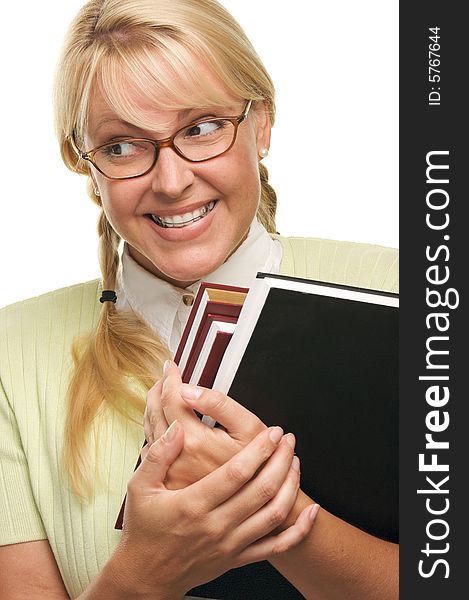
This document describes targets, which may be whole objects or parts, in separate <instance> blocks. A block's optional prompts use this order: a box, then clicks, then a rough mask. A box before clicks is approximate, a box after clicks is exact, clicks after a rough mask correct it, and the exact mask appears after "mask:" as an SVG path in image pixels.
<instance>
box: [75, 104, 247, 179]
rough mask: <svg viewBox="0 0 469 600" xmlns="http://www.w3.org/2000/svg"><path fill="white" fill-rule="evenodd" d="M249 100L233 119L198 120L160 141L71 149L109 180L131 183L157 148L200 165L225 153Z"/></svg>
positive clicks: (138, 140) (151, 161)
mask: <svg viewBox="0 0 469 600" xmlns="http://www.w3.org/2000/svg"><path fill="white" fill-rule="evenodd" d="M251 104H252V100H249V101H248V102H247V104H246V106H245V107H244V110H243V112H242V113H241V114H240V115H238V116H237V117H214V118H210V119H198V120H196V121H194V122H192V123H189V124H188V125H186V126H185V127H183V128H182V129H179V130H178V131H176V133H174V134H173V135H172V136H171V137H168V138H165V139H164V140H152V139H148V138H132V137H124V138H119V139H116V140H113V141H112V142H108V143H107V144H102V145H100V146H97V147H96V148H93V149H92V150H89V151H88V152H82V151H81V150H79V148H78V147H77V145H76V142H75V139H74V136H72V139H71V142H72V146H73V149H74V150H75V152H76V153H77V154H78V156H79V157H80V158H82V159H83V160H87V161H89V162H90V163H91V164H92V165H93V166H94V167H95V168H96V169H97V170H98V171H99V172H100V173H102V174H103V175H104V176H105V177H108V178H109V179H132V178H134V177H141V176H142V175H146V174H147V173H148V172H149V171H151V170H152V169H153V167H154V166H155V164H156V161H157V160H158V155H159V152H160V149H161V148H172V149H173V150H174V152H176V154H177V155H178V156H180V157H181V158H184V159H185V160H188V161H189V162H194V163H197V162H204V161H206V160H210V159H212V158H216V157H217V156H221V155H222V154H225V152H228V150H229V149H230V148H231V147H232V146H233V144H234V143H235V141H236V135H237V133H238V127H239V125H240V124H241V123H242V122H243V121H244V120H245V119H246V117H247V116H248V113H249V109H250V108H251Z"/></svg>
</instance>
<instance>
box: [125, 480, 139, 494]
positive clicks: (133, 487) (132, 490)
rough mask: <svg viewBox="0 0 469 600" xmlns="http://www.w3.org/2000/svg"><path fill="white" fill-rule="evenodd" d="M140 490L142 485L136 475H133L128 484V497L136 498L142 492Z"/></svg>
mask: <svg viewBox="0 0 469 600" xmlns="http://www.w3.org/2000/svg"><path fill="white" fill-rule="evenodd" d="M140 489H141V485H140V483H139V482H138V480H137V478H136V477H135V475H133V476H132V477H131V478H130V479H129V481H128V482H127V495H128V496H135V495H136V494H137V493H138V492H139V491H140Z"/></svg>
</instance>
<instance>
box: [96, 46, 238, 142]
mask: <svg viewBox="0 0 469 600" xmlns="http://www.w3.org/2000/svg"><path fill="white" fill-rule="evenodd" d="M145 58H146V60H144V61H141V63H140V65H139V67H140V68H138V69H136V68H130V67H129V66H127V68H125V67H122V66H121V65H113V68H112V69H111V68H109V67H108V68H107V69H106V68H105V67H104V65H103V67H102V68H101V70H100V71H98V73H97V76H96V78H95V81H94V83H93V86H92V89H91V93H90V97H89V102H88V111H87V113H88V114H87V123H86V129H87V130H88V131H91V130H92V129H95V128H97V127H100V126H101V124H103V123H106V122H110V121H111V120H114V121H115V120H120V121H122V122H125V123H129V124H131V125H134V126H136V127H138V128H141V129H145V130H155V126H157V128H158V129H162V130H163V129H167V128H169V127H173V126H174V124H175V123H177V122H178V121H181V120H183V119H186V118H188V117H189V116H190V112H191V111H192V110H194V109H196V108H202V107H204V108H205V107H207V108H208V107H222V106H223V107H229V106H233V105H236V104H237V103H239V100H240V98H239V96H237V95H236V94H234V93H233V91H232V90H230V89H229V88H228V86H227V85H226V84H225V83H224V82H222V81H221V80H220V79H219V78H218V77H217V76H216V75H215V74H214V72H213V71H212V70H211V69H210V68H209V67H208V66H207V65H206V64H204V63H203V62H202V61H201V60H199V59H198V58H196V57H194V56H192V57H191V61H190V63H189V64H186V65H185V68H184V70H183V71H181V70H179V72H178V73H176V72H175V70H174V69H173V68H172V66H171V65H168V64H167V62H166V61H164V60H162V59H161V58H158V57H157V56H155V55H153V56H148V55H147V56H146V57H145Z"/></svg>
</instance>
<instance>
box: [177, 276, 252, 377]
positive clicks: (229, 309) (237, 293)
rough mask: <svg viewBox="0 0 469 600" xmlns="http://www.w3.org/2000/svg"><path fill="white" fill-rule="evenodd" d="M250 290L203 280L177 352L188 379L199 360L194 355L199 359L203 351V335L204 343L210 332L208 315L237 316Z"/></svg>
mask: <svg viewBox="0 0 469 600" xmlns="http://www.w3.org/2000/svg"><path fill="white" fill-rule="evenodd" d="M247 292H248V289H247V288H243V287H239V286H229V285H222V284H216V283H208V282H205V281H202V282H201V284H200V286H199V289H198V291H197V294H196V296H195V299H194V303H193V305H192V309H191V312H190V313H189V318H188V320H187V323H186V326H185V327H184V331H183V333H182V336H181V341H180V342H179V345H178V348H177V350H176V354H175V355H174V361H175V362H176V363H177V364H178V366H179V369H180V371H181V374H183V376H185V377H186V378H187V381H188V380H189V378H190V371H191V370H192V369H193V367H194V364H195V363H194V362H193V359H194V356H195V360H196V359H197V354H198V352H200V348H201V345H200V343H199V342H200V339H201V338H202V343H203V339H204V337H205V335H206V334H207V332H208V327H207V323H206V321H207V318H208V316H209V315H212V316H216V315H218V316H230V317H233V318H235V319H237V318H238V316H239V314H240V312H241V306H242V304H243V302H244V299H245V298H246V294H247ZM191 361H192V362H191Z"/></svg>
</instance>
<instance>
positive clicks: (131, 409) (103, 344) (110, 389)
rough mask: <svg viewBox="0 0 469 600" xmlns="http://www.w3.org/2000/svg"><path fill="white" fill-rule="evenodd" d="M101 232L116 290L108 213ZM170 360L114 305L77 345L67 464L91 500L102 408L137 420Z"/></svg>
mask: <svg viewBox="0 0 469 600" xmlns="http://www.w3.org/2000/svg"><path fill="white" fill-rule="evenodd" d="M98 233H99V260H100V264H101V270H102V280H103V285H104V286H106V288H107V289H114V288H115V284H116V276H117V268H118V265H119V255H118V252H117V250H118V246H119V242H120V237H119V236H118V235H117V233H116V232H115V231H114V229H113V228H112V227H111V225H110V223H109V221H108V220H107V218H106V216H105V214H104V212H102V213H101V215H100V217H99V222H98ZM170 356H171V354H170V351H169V350H168V348H167V347H166V345H165V344H164V342H162V340H160V339H159V338H158V337H157V336H156V335H155V333H154V332H153V331H152V330H151V329H150V327H149V326H148V325H147V324H146V323H145V322H144V321H143V320H142V319H141V318H140V317H139V316H138V315H135V314H134V313H132V312H123V311H119V312H118V311H117V310H116V308H115V305H114V304H113V303H112V302H104V303H103V305H102V308H101V314H100V317H99V321H98V324H97V327H96V329H95V331H92V332H91V333H90V334H88V335H87V336H85V337H84V338H82V339H80V340H77V341H76V342H75V343H74V345H73V348H72V357H73V361H74V364H75V370H74V372H73V375H72V378H71V382H70V386H69V392H68V412H67V419H66V424H65V442H64V461H65V465H66V467H67V471H68V473H69V476H70V482H71V484H72V488H73V490H74V491H75V492H76V493H77V494H78V495H80V496H82V497H85V498H86V497H89V496H90V494H91V493H92V487H91V475H90V473H92V471H91V470H90V468H89V457H88V452H87V450H88V446H89V433H90V430H91V427H92V423H93V420H94V418H95V417H96V415H97V414H98V412H100V411H101V409H103V408H109V407H112V408H113V409H115V410H116V411H117V412H118V413H120V414H121V415H123V416H124V417H126V418H131V419H133V420H135V418H136V411H137V412H138V413H139V414H142V413H143V410H144V408H145V395H146V392H147V391H148V389H149V388H150V387H151V386H152V385H153V384H154V383H155V381H157V379H159V378H160V377H161V375H162V366H163V363H164V361H165V360H166V359H167V358H170ZM136 384H137V385H136Z"/></svg>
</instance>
